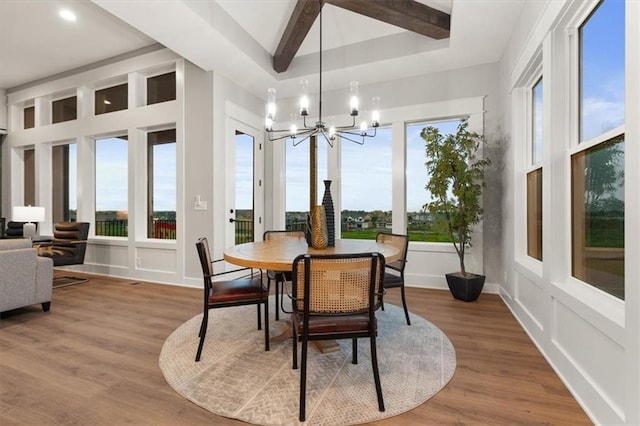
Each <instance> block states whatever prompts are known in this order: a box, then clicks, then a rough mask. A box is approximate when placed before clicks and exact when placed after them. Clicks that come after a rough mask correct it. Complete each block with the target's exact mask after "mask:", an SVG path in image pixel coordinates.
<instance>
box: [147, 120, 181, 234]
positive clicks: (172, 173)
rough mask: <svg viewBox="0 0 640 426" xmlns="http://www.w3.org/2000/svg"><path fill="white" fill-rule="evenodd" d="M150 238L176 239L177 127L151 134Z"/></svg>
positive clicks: (149, 168) (148, 194)
mask: <svg viewBox="0 0 640 426" xmlns="http://www.w3.org/2000/svg"><path fill="white" fill-rule="evenodd" d="M147 161H148V169H147V170H148V176H147V185H148V186H147V200H148V201H147V202H148V208H147V212H148V213H147V218H148V221H147V237H148V238H159V239H163V240H175V239H176V130H175V129H171V130H162V131H158V132H150V133H149V134H148V135H147Z"/></svg>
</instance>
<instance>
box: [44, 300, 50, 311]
mask: <svg viewBox="0 0 640 426" xmlns="http://www.w3.org/2000/svg"><path fill="white" fill-rule="evenodd" d="M49 309H51V302H43V303H42V310H43V311H45V312H49Z"/></svg>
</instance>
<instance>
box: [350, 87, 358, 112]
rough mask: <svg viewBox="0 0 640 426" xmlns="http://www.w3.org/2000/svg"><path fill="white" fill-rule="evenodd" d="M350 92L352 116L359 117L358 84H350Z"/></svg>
mask: <svg viewBox="0 0 640 426" xmlns="http://www.w3.org/2000/svg"><path fill="white" fill-rule="evenodd" d="M349 92H350V95H351V99H350V101H349V107H350V110H351V111H350V112H351V115H352V116H356V115H358V82H357V81H352V82H351V83H349Z"/></svg>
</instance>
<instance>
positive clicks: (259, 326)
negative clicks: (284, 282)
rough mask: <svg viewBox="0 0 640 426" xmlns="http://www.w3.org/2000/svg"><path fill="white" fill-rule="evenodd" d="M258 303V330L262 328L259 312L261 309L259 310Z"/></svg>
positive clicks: (258, 305)
mask: <svg viewBox="0 0 640 426" xmlns="http://www.w3.org/2000/svg"><path fill="white" fill-rule="evenodd" d="M260 305H261V304H260V303H258V304H257V305H256V307H257V310H258V330H262V317H261V313H260V312H262V310H261V307H260Z"/></svg>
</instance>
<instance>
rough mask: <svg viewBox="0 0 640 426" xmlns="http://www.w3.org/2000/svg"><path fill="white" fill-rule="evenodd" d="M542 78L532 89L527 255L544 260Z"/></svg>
mask: <svg viewBox="0 0 640 426" xmlns="http://www.w3.org/2000/svg"><path fill="white" fill-rule="evenodd" d="M542 128H543V127H542V78H540V79H539V80H538V82H537V83H536V84H535V85H534V86H533V88H532V89H531V133H530V140H531V164H530V165H531V166H532V167H533V170H531V171H530V172H528V173H527V254H528V255H529V256H531V257H533V258H534V259H538V260H542V165H541V163H542Z"/></svg>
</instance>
